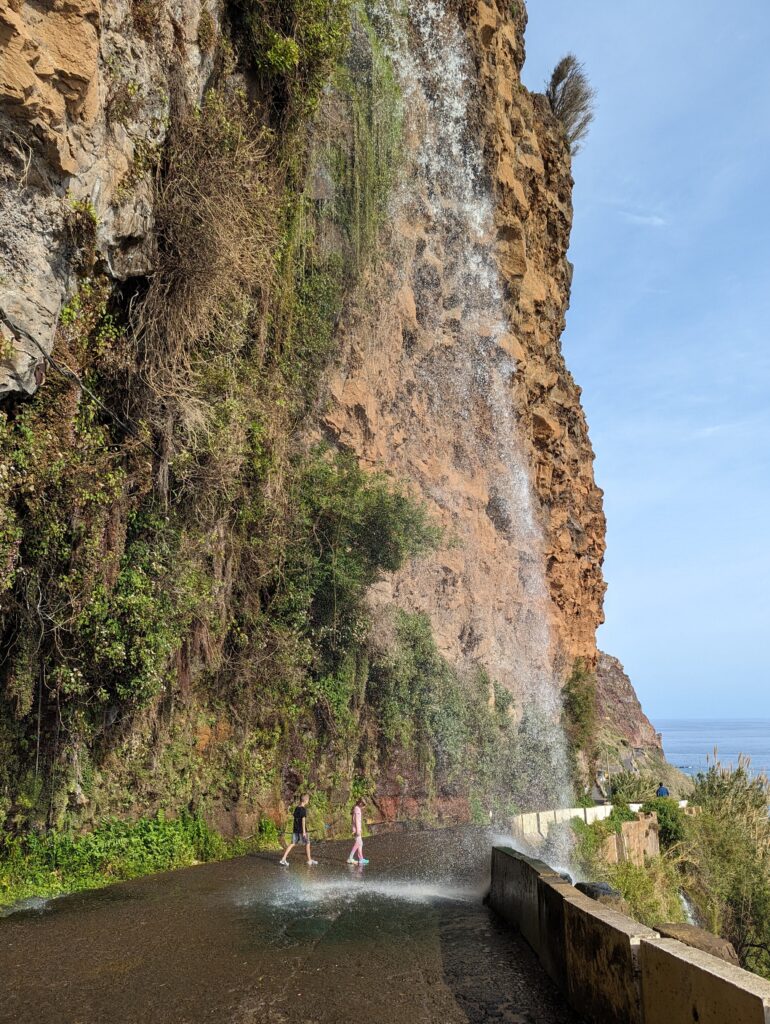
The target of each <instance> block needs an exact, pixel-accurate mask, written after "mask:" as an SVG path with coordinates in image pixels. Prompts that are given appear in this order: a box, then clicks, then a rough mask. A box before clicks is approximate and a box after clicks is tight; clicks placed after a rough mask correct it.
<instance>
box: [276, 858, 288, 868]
mask: <svg viewBox="0 0 770 1024" xmlns="http://www.w3.org/2000/svg"><path fill="white" fill-rule="evenodd" d="M278 863H279V864H280V865H281V867H282V868H287V867H288V866H289V862H288V861H287V860H279V861H278Z"/></svg>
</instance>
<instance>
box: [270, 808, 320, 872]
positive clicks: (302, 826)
mask: <svg viewBox="0 0 770 1024" xmlns="http://www.w3.org/2000/svg"><path fill="white" fill-rule="evenodd" d="M309 803H310V797H309V796H308V794H307V793H303V794H302V799H301V800H300V802H299V803H298V804H297V806H296V807H295V808H294V824H293V826H292V828H293V830H294V831H293V834H292V837H291V842H290V843H289V845H288V846H287V847H286V849H285V850H284V852H283V857H281V859H280V860H279V861H278V863H279V864H280V865H281V867H283V868H287V867H288V866H289V862H288V860H287V859H286V858H287V857H288V856H289V854H290V853H291V851H292V850H293V849H294V847H295V846H299V844H300V843H303V844H304V846H305V853H306V855H307V862H308V864H310V865H313V864H317V863H318V861H317V860H313V858H312V857H311V856H310V836H309V835H308V831H307V805H308V804H309Z"/></svg>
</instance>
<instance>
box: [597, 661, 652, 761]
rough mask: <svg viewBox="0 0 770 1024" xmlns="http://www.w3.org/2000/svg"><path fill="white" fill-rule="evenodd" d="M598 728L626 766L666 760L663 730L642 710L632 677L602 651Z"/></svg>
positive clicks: (598, 676)
mask: <svg viewBox="0 0 770 1024" xmlns="http://www.w3.org/2000/svg"><path fill="white" fill-rule="evenodd" d="M596 700H597V705H598V707H599V709H600V712H599V715H600V722H599V730H600V735H601V736H602V738H603V739H605V740H608V741H609V742H610V744H611V745H612V748H613V750H612V756H613V757H615V758H617V760H618V761H619V762H621V763H622V767H623V768H625V769H632V768H634V767H636V766H637V765H644V764H645V763H646V762H648V761H651V762H653V763H655V762H656V761H662V760H663V746H662V743H661V738H660V733H657V732H655V728H654V727H653V725H652V722H650V720H649V718H648V717H647V716H646V715H645V713H644V711H643V710H642V705H641V704H640V703H639V698H638V697H637V696H636V693H635V692H634V688H633V686H632V685H631V680H630V679H629V678H628V676H627V675H626V673H625V670H624V669H623V666H622V665H621V663H620V662H619V661H618V659H617V658H612V657H610V655H609V654H605V653H604V652H603V651H600V652H599V660H598V662H597V665H596Z"/></svg>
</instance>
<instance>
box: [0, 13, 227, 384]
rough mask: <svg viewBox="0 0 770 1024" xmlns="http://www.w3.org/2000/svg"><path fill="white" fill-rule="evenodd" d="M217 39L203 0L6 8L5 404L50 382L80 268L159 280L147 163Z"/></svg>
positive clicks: (197, 86) (0, 25) (1, 318)
mask: <svg viewBox="0 0 770 1024" xmlns="http://www.w3.org/2000/svg"><path fill="white" fill-rule="evenodd" d="M201 26H203V28H204V30H205V31H201ZM215 32H216V21H215V18H214V15H213V14H212V12H211V11H209V10H208V8H206V7H205V5H204V4H202V3H201V2H200V0H182V2H179V3H174V4H173V5H169V6H166V5H163V4H158V3H154V2H153V0H144V2H143V0H109V2H102V0H53V2H47V3H44V2H37V0H0V136H1V137H2V140H3V143H2V149H1V150H0V182H1V183H2V187H0V218H2V223H3V231H2V235H1V236H0V395H2V394H3V392H8V391H19V392H23V393H27V394H31V393H33V392H34V391H35V389H36V387H37V386H38V385H39V384H40V383H41V381H42V378H43V375H44V373H45V356H46V355H48V354H49V353H50V352H51V350H52V347H53V343H54V333H55V330H56V324H57V321H58V318H59V312H60V310H61V307H62V305H63V304H64V302H65V301H66V300H67V299H69V298H71V297H72V294H73V293H74V291H75V290H76V287H77V273H78V270H79V269H85V270H86V271H87V272H91V271H93V270H94V260H95V259H96V258H97V256H98V263H99V269H104V270H106V271H107V273H108V274H109V276H110V277H111V278H112V279H113V280H115V281H124V280H127V279H129V278H132V277H136V276H139V275H143V274H147V273H149V272H151V271H152V269H153V266H154V257H153V238H152V224H153V211H152V189H151V187H150V182H149V174H148V172H149V168H150V167H151V165H152V164H153V163H154V162H155V158H156V157H157V154H158V153H159V152H160V150H161V148H162V146H163V143H164V140H165V138H166V134H167V130H168V125H169V122H170V119H171V116H172V114H173V110H172V107H174V106H175V107H177V108H178V107H179V106H180V105H183V104H184V102H185V101H187V102H189V101H191V100H192V101H194V102H195V101H197V100H199V99H200V96H201V94H202V90H203V86H204V83H205V82H206V79H207V78H208V76H209V75H210V74H211V71H212V67H213V57H212V55H211V52H210V50H211V47H210V45H207V44H209V43H210V41H211V40H212V39H213V36H214V33H215ZM84 264H85V266H84Z"/></svg>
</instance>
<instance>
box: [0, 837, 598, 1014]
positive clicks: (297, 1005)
mask: <svg viewBox="0 0 770 1024" xmlns="http://www.w3.org/2000/svg"><path fill="white" fill-rule="evenodd" d="M490 845H491V840H490V838H489V837H488V836H485V835H484V834H483V833H481V832H479V831H476V830H470V829H468V830H462V829H460V830H452V831H450V832H422V833H408V834H404V835H390V836H378V837H376V838H372V839H369V840H367V841H366V843H365V847H366V853H367V855H368V856H369V857H370V864H369V865H368V866H366V867H364V868H353V867H348V866H347V865H346V864H345V858H346V856H347V852H348V848H349V844H347V843H324V844H318V845H317V846H316V847H315V848H314V850H313V853H314V856H316V857H317V859H318V861H319V864H318V866H317V867H314V868H310V867H308V866H307V865H306V864H305V862H304V854H303V852H302V851H300V850H295V851H294V852H293V854H292V858H291V866H290V867H289V868H280V867H279V866H278V864H277V860H278V857H277V856H276V855H273V854H258V855H253V856H249V857H242V858H239V859H237V860H233V861H227V862H225V863H222V864H209V865H202V866H200V867H194V868H188V869H186V870H184V871H175V872H169V873H166V874H160V875H153V876H151V877H148V878H143V879H139V880H137V881H134V882H126V883H123V884H121V885H115V886H112V887H110V888H109V889H103V890H99V891H96V892H90V893H81V894H77V895H74V896H67V897H63V898H60V899H58V900H53V901H51V902H49V903H48V904H47V905H46V906H45V908H44V909H43V910H39V911H24V912H19V913H15V914H12V915H11V916H9V917H6V918H4V919H0V1021H1V1022H3V1024H5V1022H11V1021H13V1022H14V1024H27V1022H29V1024H32V1022H35V1024H129V1022H130V1024H134V1022H136V1024H139V1022H142V1024H145V1022H148V1024H149V1022H152V1024H202V1022H217V1024H225V1022H228V1024H229V1022H232V1024H263V1022H264V1024H295V1022H302V1024H342V1022H344V1021H348V1020H351V1021H356V1022H360V1024H434V1022H436V1024H438V1022H441V1024H455V1022H457V1024H460V1022H468V1021H470V1022H473V1024H477V1022H478V1024H481V1022H486V1021H495V1022H500V1024H579V1022H578V1021H577V1018H575V1017H574V1016H572V1015H571V1014H570V1013H569V1012H568V1011H567V1009H566V1008H565V1007H564V1005H563V1001H562V999H561V997H560V996H559V995H558V993H557V992H556V990H555V989H554V988H553V986H552V985H551V983H550V981H549V980H548V978H547V977H546V976H545V974H544V973H543V971H542V970H541V968H540V966H539V964H538V963H537V960H536V959H535V957H534V956H533V954H532V953H531V951H530V949H529V947H528V946H527V945H526V943H525V942H524V941H523V940H522V939H520V938H519V937H518V936H516V935H513V934H512V933H511V932H510V930H509V929H508V928H507V927H505V926H503V925H501V924H500V923H499V922H498V921H497V920H496V918H495V917H494V916H493V915H492V914H491V913H490V912H489V911H488V910H487V909H486V908H485V907H484V906H483V905H482V902H481V900H482V896H483V895H484V892H485V891H486V888H487V881H488V879H487V877H486V872H487V870H488V863H489V854H490Z"/></svg>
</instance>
